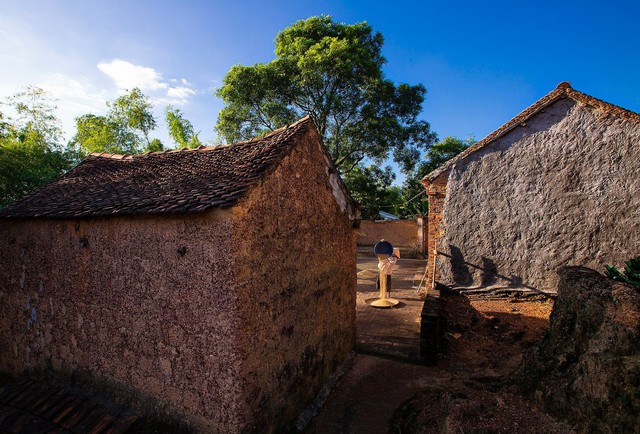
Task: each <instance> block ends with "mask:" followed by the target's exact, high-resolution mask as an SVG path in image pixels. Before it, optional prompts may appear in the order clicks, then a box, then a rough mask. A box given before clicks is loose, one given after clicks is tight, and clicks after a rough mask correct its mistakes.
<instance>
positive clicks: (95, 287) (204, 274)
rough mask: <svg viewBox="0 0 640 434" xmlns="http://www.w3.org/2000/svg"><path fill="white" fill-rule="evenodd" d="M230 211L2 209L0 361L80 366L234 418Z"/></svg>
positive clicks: (15, 368) (211, 414)
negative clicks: (26, 214)
mask: <svg viewBox="0 0 640 434" xmlns="http://www.w3.org/2000/svg"><path fill="white" fill-rule="evenodd" d="M229 214H230V212H229V211H220V210H216V211H214V212H208V213H204V214H199V215H193V216H178V217H167V216H159V217H138V218H133V217H118V218H104V219H94V220H88V219H84V220H35V219H32V220H24V221H9V220H4V221H0V233H1V234H2V236H1V237H0V264H2V266H1V267H0V370H5V371H9V372H21V371H23V370H29V369H39V370H45V371H46V370H51V371H52V372H54V371H55V372H67V373H70V374H72V375H73V374H74V373H80V372H89V373H92V374H93V375H94V376H97V377H99V378H98V379H99V380H108V381H109V382H110V383H115V384H120V385H122V386H123V387H125V388H130V389H131V390H133V392H134V395H135V394H137V395H138V396H152V397H157V398H158V400H159V402H160V403H161V404H162V407H163V408H165V405H168V407H167V408H171V409H175V410H176V411H178V412H184V413H185V414H189V415H191V416H192V418H193V421H194V424H195V425H196V426H197V425H198V424H200V423H205V425H203V426H206V428H204V430H208V431H227V428H228V427H232V426H237V425H238V423H239V422H238V420H237V417H238V416H237V415H238V414H240V407H239V404H238V403H239V397H240V393H241V389H240V377H239V375H240V372H239V366H240V359H239V353H238V350H237V335H238V330H237V327H238V321H237V317H238V315H237V309H238V305H237V298H236V295H235V294H236V292H235V288H234V279H233V277H232V269H233V267H232V266H233V260H232V258H233V256H232V252H231V251H230V247H231V242H230V233H231V228H230V224H231V220H230V215H229ZM129 392H130V391H129ZM203 421H206V422H203Z"/></svg>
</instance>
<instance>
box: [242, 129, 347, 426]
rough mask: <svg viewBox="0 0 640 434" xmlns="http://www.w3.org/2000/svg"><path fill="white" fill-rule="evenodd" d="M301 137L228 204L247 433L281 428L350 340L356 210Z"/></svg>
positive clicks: (317, 149)
mask: <svg viewBox="0 0 640 434" xmlns="http://www.w3.org/2000/svg"><path fill="white" fill-rule="evenodd" d="M301 140H302V143H300V144H297V145H296V148H295V150H294V151H292V154H290V155H289V156H288V157H286V158H285V159H284V161H283V162H282V164H281V165H280V166H279V167H278V169H277V170H276V171H275V173H273V174H272V175H270V176H269V177H267V178H266V180H265V181H264V183H263V184H262V185H261V186H259V187H258V188H257V189H256V190H254V191H253V192H252V193H251V194H250V196H249V197H248V198H247V199H246V200H243V201H242V202H241V203H240V206H239V207H237V208H235V209H234V213H235V214H234V231H233V237H234V241H233V245H234V249H235V254H236V258H237V270H239V272H238V274H237V275H236V285H237V288H238V292H239V295H240V297H241V305H242V328H241V335H240V337H239V345H240V346H241V348H242V349H243V362H242V378H243V381H244V386H243V393H244V396H245V398H246V401H245V405H246V407H245V412H244V413H243V414H244V416H245V418H246V419H245V420H246V425H245V426H244V430H246V431H248V432H260V433H267V432H277V431H279V430H280V429H282V428H283V427H285V428H286V427H287V426H288V425H289V424H290V423H291V422H292V421H293V420H294V419H295V417H297V416H298V414H299V413H300V411H301V410H302V409H303V408H304V406H305V404H306V403H308V402H309V401H310V400H311V399H312V398H313V397H314V396H315V395H316V393H317V392H318V391H319V389H320V387H321V386H322V384H323V382H324V381H325V380H326V379H327V377H328V376H329V375H330V374H331V373H332V372H333V371H334V370H335V369H336V367H337V366H339V364H341V363H342V362H343V361H344V359H345V358H346V356H347V354H348V353H349V351H350V350H351V349H352V348H353V346H354V343H355V295H356V274H355V273H356V264H355V260H356V254H355V229H353V228H352V222H351V218H352V217H353V216H351V217H350V213H352V212H353V210H352V209H351V208H350V205H349V203H348V200H347V198H346V196H344V193H343V192H342V191H341V190H340V188H339V186H338V185H337V184H336V183H335V179H334V181H333V182H331V183H330V182H329V174H328V173H327V164H326V160H325V154H324V153H323V151H322V149H321V146H322V145H321V143H320V141H319V137H318V136H317V134H316V133H315V131H314V132H312V133H309V135H308V136H306V137H304V138H303V139H301ZM331 176H332V177H335V176H337V175H336V174H335V172H334V173H333V174H331Z"/></svg>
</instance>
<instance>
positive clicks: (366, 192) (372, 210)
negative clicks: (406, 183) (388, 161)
mask: <svg viewBox="0 0 640 434" xmlns="http://www.w3.org/2000/svg"><path fill="white" fill-rule="evenodd" d="M395 178H396V175H395V173H393V170H392V168H391V166H387V167H385V168H384V169H381V168H380V167H379V166H375V165H370V166H368V167H363V166H362V165H360V166H356V167H355V168H354V169H353V170H352V171H350V172H349V173H346V174H345V175H344V182H345V184H346V186H347V188H348V189H349V191H350V192H351V196H352V197H353V199H355V200H356V202H358V204H359V205H360V216H361V218H362V219H364V220H377V219H380V214H379V212H380V211H386V212H389V213H391V214H397V213H398V211H399V206H400V203H401V199H402V198H401V196H402V192H401V189H400V187H396V186H392V183H393V181H394V180H395Z"/></svg>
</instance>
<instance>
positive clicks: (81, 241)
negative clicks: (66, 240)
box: [78, 237, 89, 247]
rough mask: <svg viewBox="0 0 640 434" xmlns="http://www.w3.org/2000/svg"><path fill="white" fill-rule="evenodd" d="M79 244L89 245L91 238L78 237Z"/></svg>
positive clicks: (81, 245)
mask: <svg viewBox="0 0 640 434" xmlns="http://www.w3.org/2000/svg"><path fill="white" fill-rule="evenodd" d="M78 244H80V247H89V239H88V238H87V237H80V238H78Z"/></svg>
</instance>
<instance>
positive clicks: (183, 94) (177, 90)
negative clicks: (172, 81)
mask: <svg viewBox="0 0 640 434" xmlns="http://www.w3.org/2000/svg"><path fill="white" fill-rule="evenodd" d="M195 94H196V91H195V90H193V89H191V88H190V87H184V86H178V87H172V88H170V89H169V90H167V96H168V97H171V98H178V99H187V98H189V97H190V96H193V95H195Z"/></svg>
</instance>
